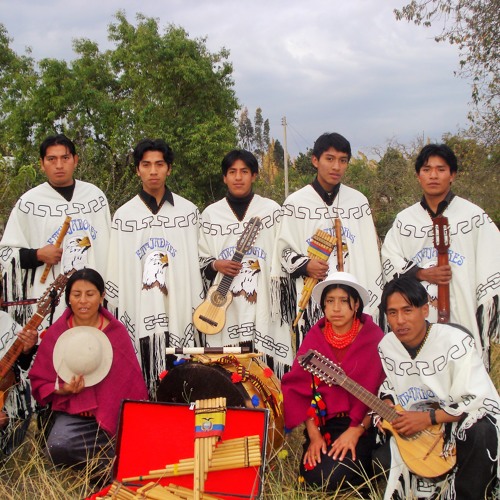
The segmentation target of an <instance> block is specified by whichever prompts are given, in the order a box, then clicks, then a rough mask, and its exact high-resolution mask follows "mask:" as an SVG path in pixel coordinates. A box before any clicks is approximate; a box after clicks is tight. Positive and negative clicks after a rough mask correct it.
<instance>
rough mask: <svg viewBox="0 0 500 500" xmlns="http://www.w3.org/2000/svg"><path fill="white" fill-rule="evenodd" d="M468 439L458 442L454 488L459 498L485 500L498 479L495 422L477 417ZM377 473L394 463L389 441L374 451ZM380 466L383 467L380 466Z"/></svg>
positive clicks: (469, 431) (466, 432)
mask: <svg viewBox="0 0 500 500" xmlns="http://www.w3.org/2000/svg"><path fill="white" fill-rule="evenodd" d="M465 436H466V438H465V440H464V441H462V440H458V439H457V441H456V443H457V464H456V472H455V491H456V499H457V500H476V499H477V500H484V498H488V496H487V495H488V494H491V492H492V491H493V486H494V481H495V479H496V471H497V461H492V459H495V458H497V460H498V457H497V452H498V442H497V431H496V427H495V425H494V424H493V423H492V422H491V421H490V420H489V419H488V418H482V419H481V420H478V421H477V422H476V423H475V424H474V425H473V426H472V427H470V428H469V429H467V430H466V431H465ZM373 462H374V467H375V473H380V472H381V469H382V470H384V471H385V472H386V473H388V471H389V469H390V465H391V451H390V448H389V441H387V442H386V443H385V444H384V445H382V446H381V447H380V448H378V449H377V450H375V451H374V453H373ZM379 466H380V468H379Z"/></svg>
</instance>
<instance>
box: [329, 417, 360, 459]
mask: <svg viewBox="0 0 500 500" xmlns="http://www.w3.org/2000/svg"><path fill="white" fill-rule="evenodd" d="M364 432H365V430H364V429H363V427H361V426H359V427H348V428H347V429H346V430H345V431H344V432H343V433H342V434H341V435H340V436H339V437H338V438H337V439H336V440H335V441H334V442H333V444H332V446H331V448H330V450H329V451H328V455H330V456H331V457H333V459H334V460H340V461H341V462H342V460H344V458H345V456H346V455H347V452H348V451H349V450H350V451H351V454H352V459H353V460H356V445H357V444H358V440H359V438H360V437H361V436H362V435H363V433H364Z"/></svg>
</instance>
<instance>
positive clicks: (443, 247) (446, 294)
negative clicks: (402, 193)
mask: <svg viewBox="0 0 500 500" xmlns="http://www.w3.org/2000/svg"><path fill="white" fill-rule="evenodd" d="M432 228H433V240H434V248H435V249H436V250H437V254H438V263H437V265H438V267H439V266H447V265H448V249H449V248H450V226H449V224H448V217H445V216H443V215H439V216H438V217H434V219H432ZM437 288H438V297H437V300H438V323H449V322H450V285H449V284H446V285H438V286H437Z"/></svg>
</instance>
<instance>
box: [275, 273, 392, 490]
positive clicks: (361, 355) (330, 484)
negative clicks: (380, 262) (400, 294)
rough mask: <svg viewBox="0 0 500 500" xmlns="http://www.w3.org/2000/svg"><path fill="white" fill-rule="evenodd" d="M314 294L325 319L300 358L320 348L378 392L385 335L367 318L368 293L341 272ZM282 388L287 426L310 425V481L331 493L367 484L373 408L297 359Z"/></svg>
mask: <svg viewBox="0 0 500 500" xmlns="http://www.w3.org/2000/svg"><path fill="white" fill-rule="evenodd" d="M312 296H313V298H314V300H316V302H318V303H319V304H320V305H321V308H322V310H323V313H324V315H325V317H324V318H322V319H321V320H319V321H318V322H317V323H316V324H315V325H314V326H313V327H312V328H311V329H310V330H309V332H308V333H307V335H306V336H305V338H304V341H303V342H302V344H301V346H300V348H299V351H298V353H297V354H298V355H302V354H305V353H306V352H307V351H308V350H309V349H315V350H316V351H318V352H320V353H321V354H323V355H324V356H326V357H327V358H329V359H331V360H332V361H333V362H334V363H336V364H338V365H340V366H341V367H342V369H343V370H344V371H345V373H346V375H347V376H348V377H349V378H351V379H353V380H354V381H355V382H357V383H358V384H359V385H361V386H363V387H364V388H365V389H367V390H369V391H370V392H372V393H373V394H376V393H377V390H378V388H379V386H380V384H381V383H382V381H383V379H384V372H383V369H382V364H381V362H380V359H379V356H378V353H377V345H378V343H379V342H380V340H381V339H382V337H383V333H382V330H381V329H380V328H379V327H378V326H377V325H375V323H374V322H373V320H372V319H371V317H370V316H368V315H366V314H362V311H363V304H366V303H367V302H368V300H369V294H368V292H367V291H366V290H365V289H364V288H363V287H362V286H361V285H360V284H359V283H358V282H357V280H356V278H355V277H354V276H352V275H351V274H349V273H343V272H335V273H332V274H330V275H329V276H328V277H327V278H326V279H325V280H324V281H322V282H321V283H318V284H317V285H316V286H315V287H314V290H313V293H312ZM282 390H283V397H284V411H285V426H286V428H287V429H292V428H294V427H296V426H297V425H299V424H301V423H302V422H305V431H304V435H305V438H306V441H305V444H304V453H303V457H302V461H301V467H300V472H301V476H302V477H303V478H304V481H305V482H306V483H307V484H309V485H314V486H322V487H325V488H326V489H327V490H330V491H334V490H337V489H338V488H339V487H340V486H342V485H343V486H347V485H351V486H357V485H360V484H362V483H364V482H365V480H366V477H367V474H369V473H370V471H371V470H372V468H371V452H372V450H373V448H374V447H375V431H374V429H373V428H372V427H371V425H370V417H369V415H367V413H368V411H369V410H368V408H367V407H366V406H365V405H364V404H363V403H362V402H361V401H359V400H358V399H356V398H355V397H354V396H352V395H351V394H350V393H348V392H347V391H346V390H345V389H343V388H342V387H340V386H338V385H333V386H328V385H327V384H326V383H325V382H323V381H320V380H319V379H318V378H317V377H313V376H312V375H311V374H310V373H309V372H307V371H306V370H305V369H304V368H302V367H301V366H300V365H299V364H298V362H297V360H295V361H294V363H293V366H292V369H291V371H290V372H289V373H287V374H285V375H284V376H283V379H282ZM311 401H312V403H311Z"/></svg>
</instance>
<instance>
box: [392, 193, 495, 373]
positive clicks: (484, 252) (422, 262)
mask: <svg viewBox="0 0 500 500" xmlns="http://www.w3.org/2000/svg"><path fill="white" fill-rule="evenodd" d="M443 215H444V216H446V217H448V222H449V224H450V248H449V250H448V255H449V263H450V266H451V269H452V280H451V283H450V322H451V323H458V324H459V325H462V326H464V327H465V328H467V329H468V330H470V331H471V332H472V334H473V336H474V340H475V342H476V347H477V349H478V351H479V353H480V354H481V356H482V357H483V361H484V363H485V365H486V367H488V349H489V344H490V341H492V342H499V341H500V322H499V320H498V313H499V307H498V301H499V290H500V233H499V231H498V229H497V228H496V226H495V224H493V222H492V221H491V219H490V218H489V217H488V215H487V214H486V213H484V211H483V210H482V209H481V208H479V207H478V206H476V205H474V204H472V203H470V202H469V201H467V200H464V199H463V198H460V197H458V196H455V197H454V198H453V199H452V201H451V203H450V204H449V206H448V208H447V209H446V210H445V211H444V213H443ZM432 235H433V232H432V221H431V217H430V215H429V214H428V212H427V211H426V210H425V209H424V208H423V207H422V205H420V203H416V204H415V205H412V206H411V207H409V208H407V209H406V210H403V211H402V212H400V213H399V214H398V215H397V217H396V220H395V221H394V224H393V226H392V228H391V230H390V231H389V232H388V233H387V236H386V238H385V241H384V245H383V247H382V267H383V271H384V275H385V278H386V280H387V281H390V280H391V279H392V278H393V277H394V275H395V274H399V273H403V272H406V271H408V270H409V269H410V268H411V267H413V266H414V265H416V266H418V267H420V268H427V267H430V266H435V265H436V264H437V252H436V250H435V248H434V243H433V238H432ZM422 284H423V285H424V286H425V287H426V289H427V292H428V294H429V305H430V307H429V321H431V322H435V321H436V320H437V285H431V284H430V283H427V282H425V281H424V282H422Z"/></svg>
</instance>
